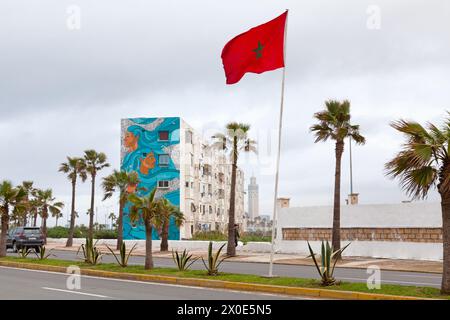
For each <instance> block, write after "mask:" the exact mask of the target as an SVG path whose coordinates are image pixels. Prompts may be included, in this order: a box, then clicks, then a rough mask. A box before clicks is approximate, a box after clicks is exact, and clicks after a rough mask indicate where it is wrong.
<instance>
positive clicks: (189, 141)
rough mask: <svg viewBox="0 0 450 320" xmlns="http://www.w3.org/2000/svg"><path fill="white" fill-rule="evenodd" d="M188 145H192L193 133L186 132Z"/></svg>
mask: <svg viewBox="0 0 450 320" xmlns="http://www.w3.org/2000/svg"><path fill="white" fill-rule="evenodd" d="M186 143H192V131H189V130H186Z"/></svg>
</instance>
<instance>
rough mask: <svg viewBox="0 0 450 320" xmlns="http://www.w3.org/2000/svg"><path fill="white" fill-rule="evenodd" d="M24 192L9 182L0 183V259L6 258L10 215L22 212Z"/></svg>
mask: <svg viewBox="0 0 450 320" xmlns="http://www.w3.org/2000/svg"><path fill="white" fill-rule="evenodd" d="M24 197H25V191H24V190H23V189H22V188H21V187H13V185H12V183H11V182H10V181H6V180H5V181H2V182H1V183H0V216H1V231H2V234H1V237H0V257H5V256H6V239H7V234H8V226H9V218H10V214H11V213H13V212H15V211H16V212H17V211H18V210H23V209H24V208H23V205H22V200H23V198H24Z"/></svg>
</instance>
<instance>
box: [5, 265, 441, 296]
mask: <svg viewBox="0 0 450 320" xmlns="http://www.w3.org/2000/svg"><path fill="white" fill-rule="evenodd" d="M0 261H12V262H23V263H35V264H40V265H50V266H60V267H68V266H71V265H77V266H79V267H80V268H81V269H83V268H84V269H93V270H104V271H112V272H124V273H135V274H151V275H165V276H173V277H183V278H201V279H211V280H225V281H234V282H245V283H258V284H269V285H277V286H289V287H303V288H320V289H331V290H343V291H354V292H366V293H377V294H388V295H401V296H412V297H419V298H437V299H450V296H448V295H441V294H440V291H439V289H437V288H431V287H414V286H401V285H393V284H383V285H382V286H381V289H380V290H370V289H368V288H367V286H366V284H365V283H356V282H341V283H340V284H338V285H333V286H329V287H323V286H321V285H320V281H319V280H315V279H306V278H292V277H278V278H264V277H261V276H257V275H248V274H235V273H225V272H221V273H220V274H219V275H217V276H208V275H207V274H206V271H204V270H188V271H178V269H176V268H154V269H152V270H145V269H144V267H143V266H128V267H126V268H122V267H120V266H119V265H117V264H112V263H104V264H99V265H96V266H92V265H89V264H86V263H84V262H82V261H79V262H77V261H68V260H59V259H47V260H37V259H30V258H26V259H23V258H17V257H5V258H0Z"/></svg>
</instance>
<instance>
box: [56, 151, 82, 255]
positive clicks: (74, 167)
mask: <svg viewBox="0 0 450 320" xmlns="http://www.w3.org/2000/svg"><path fill="white" fill-rule="evenodd" d="M58 171H59V172H63V173H65V174H66V175H67V178H68V179H69V181H70V183H71V184H72V203H71V209H70V227H69V236H68V238H67V242H66V247H71V246H72V245H73V233H74V230H75V219H76V214H75V193H76V187H77V179H78V178H80V179H81V181H82V182H85V181H86V179H87V173H86V163H85V162H84V159H83V158H77V157H67V162H63V163H61V165H60V166H59V170H58Z"/></svg>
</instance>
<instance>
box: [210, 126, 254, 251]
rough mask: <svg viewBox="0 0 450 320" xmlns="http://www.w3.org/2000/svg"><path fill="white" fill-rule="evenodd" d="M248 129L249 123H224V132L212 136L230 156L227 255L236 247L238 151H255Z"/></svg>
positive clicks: (217, 146)
mask: <svg viewBox="0 0 450 320" xmlns="http://www.w3.org/2000/svg"><path fill="white" fill-rule="evenodd" d="M249 130H250V125H249V124H244V123H237V122H230V123H228V124H227V125H226V133H225V134H223V133H217V134H215V135H214V136H213V138H214V139H215V142H214V143H213V147H215V148H218V149H221V150H223V151H227V150H229V151H230V158H231V163H232V166H231V190H230V208H229V216H228V245H227V255H228V256H235V255H236V247H235V243H234V232H235V227H234V225H235V207H236V206H235V202H236V171H237V163H238V158H239V152H240V151H245V152H250V151H253V152H255V153H256V141H254V140H251V139H249V138H248V136H247V134H248V131H249Z"/></svg>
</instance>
